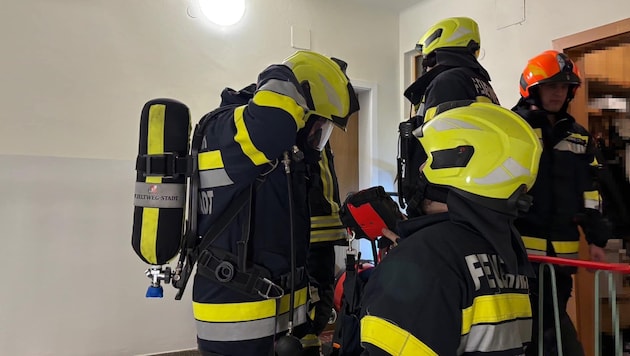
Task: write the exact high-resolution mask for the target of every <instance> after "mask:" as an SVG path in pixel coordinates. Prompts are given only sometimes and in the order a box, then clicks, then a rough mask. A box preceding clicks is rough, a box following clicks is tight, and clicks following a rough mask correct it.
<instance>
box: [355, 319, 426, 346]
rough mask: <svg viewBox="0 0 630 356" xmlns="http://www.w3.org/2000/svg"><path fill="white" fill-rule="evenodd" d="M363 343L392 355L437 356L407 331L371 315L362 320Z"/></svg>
mask: <svg viewBox="0 0 630 356" xmlns="http://www.w3.org/2000/svg"><path fill="white" fill-rule="evenodd" d="M361 342H367V343H369V344H372V345H374V346H376V347H378V348H380V349H381V350H383V351H386V352H388V353H389V354H390V355H397V356H417V355H424V356H437V353H436V352H435V351H433V350H432V349H431V348H430V347H429V346H427V345H426V344H425V343H423V342H422V341H420V340H419V339H418V338H416V337H415V336H413V335H412V334H411V333H409V332H408V331H407V330H405V329H403V328H401V327H399V326H396V325H394V324H392V323H390V322H388V321H386V320H384V319H381V318H378V317H375V316H371V315H367V316H364V317H363V318H362V319H361Z"/></svg>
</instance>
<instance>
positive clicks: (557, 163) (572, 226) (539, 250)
mask: <svg viewBox="0 0 630 356" xmlns="http://www.w3.org/2000/svg"><path fill="white" fill-rule="evenodd" d="M529 106H530V105H529V104H528V103H526V102H524V101H523V100H521V102H519V104H518V105H517V106H515V107H514V108H513V110H514V111H515V112H516V113H518V114H519V115H521V116H522V117H523V118H524V119H525V120H526V121H527V122H528V123H529V124H530V125H531V126H532V128H534V131H535V132H536V133H537V134H538V136H539V138H540V139H541V140H542V143H543V152H542V155H541V157H540V164H539V168H538V176H537V178H536V182H535V183H534V186H533V187H532V189H531V190H530V191H529V192H528V194H529V195H531V196H532V197H533V198H534V200H533V205H532V206H531V208H530V209H529V211H528V212H527V213H524V214H522V215H521V216H520V217H519V219H517V220H516V222H515V225H516V227H517V228H518V230H519V231H520V233H521V235H522V237H523V242H524V244H525V247H526V248H527V252H528V253H530V254H537V255H549V256H558V257H565V258H577V253H578V247H579V237H580V236H579V231H578V228H577V226H578V225H581V226H582V228H583V230H584V232H585V235H586V239H587V241H588V242H589V243H592V244H595V245H597V246H600V247H603V246H605V245H606V242H607V240H608V235H609V234H608V233H607V232H610V228H609V227H607V226H606V225H605V224H604V223H603V222H604V220H603V219H602V215H601V213H600V211H601V197H600V194H599V192H598V190H597V185H596V184H597V183H596V176H597V169H598V162H597V160H596V159H595V149H596V147H595V145H594V143H593V141H592V139H591V136H590V134H589V133H588V131H587V130H586V129H585V128H584V127H582V126H581V125H579V124H578V123H577V122H575V119H574V118H573V117H571V116H570V115H569V114H567V113H563V114H562V115H561V116H560V117H559V119H558V120H557V121H556V123H555V124H553V125H552V124H551V122H550V121H549V119H548V118H547V113H546V112H545V111H542V110H529Z"/></svg>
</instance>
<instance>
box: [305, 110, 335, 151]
mask: <svg viewBox="0 0 630 356" xmlns="http://www.w3.org/2000/svg"><path fill="white" fill-rule="evenodd" d="M305 129H306V130H308V131H307V133H306V145H307V146H308V147H309V148H312V149H314V150H316V151H318V152H321V151H322V150H323V149H324V147H325V146H326V142H328V139H329V138H330V135H331V134H332V131H333V122H332V121H330V120H328V119H326V118H324V117H321V116H315V115H313V116H311V117H310V118H309V120H308V123H307V124H306V127H305Z"/></svg>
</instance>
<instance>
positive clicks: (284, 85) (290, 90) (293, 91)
mask: <svg viewBox="0 0 630 356" xmlns="http://www.w3.org/2000/svg"><path fill="white" fill-rule="evenodd" d="M265 90H266V91H272V92H274V93H278V94H282V95H285V96H288V97H290V98H292V99H293V100H295V102H296V103H297V104H298V105H300V106H301V107H302V108H303V109H304V111H308V105H307V104H306V99H304V97H303V96H302V94H300V92H299V91H298V90H297V88H296V87H295V85H294V84H293V83H292V82H289V81H283V80H278V79H271V80H269V81H267V82H266V83H265V84H264V85H263V86H262V87H260V88H259V89H258V93H260V92H261V91H265ZM258 93H256V94H258Z"/></svg>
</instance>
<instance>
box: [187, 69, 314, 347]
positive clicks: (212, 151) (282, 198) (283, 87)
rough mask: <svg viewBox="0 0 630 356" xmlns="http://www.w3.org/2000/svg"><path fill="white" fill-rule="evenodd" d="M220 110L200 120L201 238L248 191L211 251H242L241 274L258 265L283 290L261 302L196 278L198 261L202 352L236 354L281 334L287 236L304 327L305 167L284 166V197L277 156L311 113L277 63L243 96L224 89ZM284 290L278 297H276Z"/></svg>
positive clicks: (298, 320)
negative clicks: (220, 349) (213, 348)
mask: <svg viewBox="0 0 630 356" xmlns="http://www.w3.org/2000/svg"><path fill="white" fill-rule="evenodd" d="M254 90H255V92H254V93H253V97H251V96H252V91H254ZM250 97H251V100H249V98H250ZM221 107H222V108H223V110H219V111H218V112H217V111H216V110H215V111H214V112H212V113H210V114H208V115H206V116H205V117H204V118H202V122H203V121H207V122H205V124H204V125H205V131H204V133H203V134H204V138H203V143H202V146H201V150H200V153H199V156H198V167H199V175H200V189H199V192H198V194H199V215H198V227H199V229H198V232H199V235H200V236H203V235H204V233H205V232H206V231H208V229H209V228H210V227H211V226H212V225H213V223H215V222H216V221H217V219H219V218H220V217H221V216H222V214H223V213H224V211H225V209H226V207H227V206H228V205H229V204H230V202H231V201H232V200H234V199H235V197H236V196H237V195H238V194H239V193H241V192H242V191H244V190H248V189H251V191H252V198H251V200H250V201H249V203H248V204H246V206H245V208H244V209H242V210H240V211H239V212H238V214H237V216H236V217H235V218H234V220H232V221H231V223H230V224H229V225H228V226H227V228H226V229H225V230H224V231H223V233H221V234H220V235H218V236H217V238H216V240H215V241H214V242H213V244H212V247H213V248H216V249H220V250H221V251H227V252H228V253H230V254H232V258H233V257H234V255H238V256H243V254H244V255H245V256H246V257H247V261H248V262H247V265H248V268H249V267H251V266H252V265H256V266H258V267H260V269H259V270H264V271H265V273H266V276H264V277H265V278H267V279H268V280H269V281H271V282H273V283H274V284H276V285H277V286H280V287H281V289H282V290H280V291H278V290H277V288H272V289H271V291H272V292H273V294H275V297H276V298H277V299H274V298H269V299H268V298H265V297H263V296H262V295H263V294H266V293H267V292H270V290H266V289H265V288H261V290H258V291H257V292H258V293H256V292H255V293H253V294H245V293H242V292H241V291H238V290H235V289H233V288H230V283H221V282H218V281H216V280H214V279H213V278H208V275H202V273H200V272H199V270H200V268H201V267H200V263H201V261H199V262H198V264H197V274H196V275H195V283H194V287H193V314H194V317H195V319H196V325H197V335H198V341H199V346H200V349H210V348H209V347H205V344H204V343H205V342H231V341H235V342H237V343H236V344H234V345H235V346H234V347H235V348H234V349H233V350H234V351H233V352H235V354H239V352H238V346H236V345H239V344H238V342H239V341H242V340H251V339H259V338H264V337H270V336H273V335H274V334H275V333H281V332H283V331H285V330H287V321H288V313H289V298H290V296H289V294H290V292H291V287H290V284H288V280H289V276H290V273H291V269H290V256H291V238H293V240H294V246H295V248H294V253H295V258H296V268H297V270H296V276H297V278H296V281H295V285H296V288H295V304H294V305H295V314H294V325H300V324H302V323H304V322H305V321H306V301H307V288H306V285H307V278H306V273H305V271H304V269H305V265H306V257H307V250H308V246H309V229H310V224H309V207H308V199H307V198H308V197H307V184H306V183H307V182H306V165H305V163H304V162H303V160H301V161H298V160H295V159H292V160H291V162H290V169H291V174H290V179H291V181H290V183H291V184H290V186H291V189H292V190H291V194H289V190H288V189H289V184H288V183H289V178H288V177H289V175H288V174H287V173H286V172H285V167H284V165H283V162H282V160H283V153H284V152H285V151H288V152H291V151H292V148H293V146H294V145H296V137H297V132H298V130H300V129H301V128H303V127H304V125H305V114H306V113H307V111H308V107H307V104H306V100H305V99H304V93H303V92H302V89H301V87H300V85H299V83H298V82H297V79H296V78H295V76H294V74H293V72H292V71H291V70H290V69H289V68H288V67H286V66H282V65H273V66H270V67H268V68H267V69H265V70H264V71H263V72H262V73H261V74H260V75H259V78H258V82H257V85H256V86H250V87H248V88H246V89H244V90H243V91H242V92H235V91H233V90H231V89H226V90H225V91H224V92H223V93H222V103H221ZM290 157H292V155H291V154H289V158H290ZM261 181H262V183H260V182H261ZM290 197H292V200H289V199H290ZM291 208H292V213H290V211H289V210H290V209H291ZM291 218H292V221H291ZM292 230H293V236H291V231H292ZM232 262H234V261H232ZM210 277H212V273H210ZM263 287H265V286H263ZM282 292H283V293H284V296H282V297H280V295H279V294H282ZM259 293H260V294H259ZM230 350H232V349H230ZM262 352H263V351H262V350H261V353H262Z"/></svg>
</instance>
